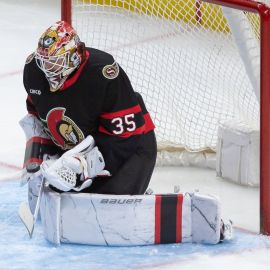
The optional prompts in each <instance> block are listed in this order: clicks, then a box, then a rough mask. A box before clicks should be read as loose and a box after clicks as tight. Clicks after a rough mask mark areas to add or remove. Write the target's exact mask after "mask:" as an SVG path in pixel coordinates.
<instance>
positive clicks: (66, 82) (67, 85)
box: [59, 51, 90, 91]
mask: <svg viewBox="0 0 270 270" xmlns="http://www.w3.org/2000/svg"><path fill="white" fill-rule="evenodd" d="M89 55H90V53H89V52H88V51H86V52H85V60H84V62H83V63H82V64H81V66H80V67H79V69H78V70H77V71H76V72H75V74H74V75H73V76H72V77H71V78H70V79H67V80H66V81H65V82H64V84H63V86H62V87H61V88H60V89H59V91H64V90H65V89H67V88H69V87H70V86H71V85H72V84H74V83H75V82H76V81H77V80H78V78H79V76H80V74H81V73H82V70H83V68H84V66H85V64H86V62H87V60H88V58H89Z"/></svg>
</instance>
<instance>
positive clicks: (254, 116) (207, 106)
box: [62, 0, 270, 234]
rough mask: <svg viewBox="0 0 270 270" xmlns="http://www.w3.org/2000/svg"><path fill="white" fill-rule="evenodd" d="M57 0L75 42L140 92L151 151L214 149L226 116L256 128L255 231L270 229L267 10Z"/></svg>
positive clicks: (175, 0) (236, 2)
mask: <svg viewBox="0 0 270 270" xmlns="http://www.w3.org/2000/svg"><path fill="white" fill-rule="evenodd" d="M264 2H265V3H267V4H269V1H268V0H265V1H264ZM214 3H215V4H214ZM62 4H64V5H63V7H64V9H63V8H62V18H63V19H65V20H67V21H70V22H71V23H72V24H73V26H74V27H75V29H76V30H77V31H78V34H79V36H80V37H81V39H82V41H84V42H85V43H86V45H87V46H89V47H94V48H98V49H101V50H104V51H107V52H109V53H111V54H112V55H113V56H114V58H115V60H116V61H117V62H118V63H119V64H120V65H121V66H122V67H123V69H124V70H125V71H126V73H127V74H128V76H129V78H130V80H131V83H132V85H133V87H134V90H135V91H138V92H140V93H141V94H142V96H143V98H144V100H145V103H146V105H147V109H148V110H149V112H150V114H151V116H152V118H153V120H154V123H155V125H156V135H157V140H158V147H159V149H165V150H168V149H170V150H174V149H176V150H178V149H181V150H182V149H184V150H186V151H187V152H188V153H191V152H193V153H192V154H194V153H201V152H204V153H205V152H209V151H212V152H215V151H216V148H217V139H218V133H217V131H218V128H219V126H220V125H222V123H224V122H228V121H232V122H240V123H243V124H244V125H245V126H248V127H251V128H253V129H257V130H259V129H260V204H261V206H260V216H261V231H262V232H264V233H267V234H270V214H269V213H270V197H269V192H270V170H269V168H270V166H269V164H270V148H269V145H270V128H269V123H268V122H269V118H270V107H269V104H270V95H269V93H270V92H269V91H270V90H269V89H270V76H269V75H268V74H269V72H270V71H269V72H268V69H269V66H270V54H269V53H268V52H269V41H268V40H269V38H268V37H269V36H270V23H269V22H270V12H269V11H270V10H269V8H268V7H267V6H266V5H264V4H261V3H257V2H256V1H252V0H226V1H224V0H204V1H202V0H72V1H71V0H62ZM224 6H226V7H224ZM71 14H72V16H71Z"/></svg>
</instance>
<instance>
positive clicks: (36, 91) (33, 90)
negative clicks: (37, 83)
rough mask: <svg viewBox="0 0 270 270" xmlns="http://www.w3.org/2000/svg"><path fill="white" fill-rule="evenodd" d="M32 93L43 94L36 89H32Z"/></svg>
mask: <svg viewBox="0 0 270 270" xmlns="http://www.w3.org/2000/svg"><path fill="white" fill-rule="evenodd" d="M30 93H31V94H35V95H41V91H40V90H36V89H30Z"/></svg>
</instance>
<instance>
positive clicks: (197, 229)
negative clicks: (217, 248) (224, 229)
mask: <svg viewBox="0 0 270 270" xmlns="http://www.w3.org/2000/svg"><path fill="white" fill-rule="evenodd" d="M191 201H192V203H191V213H192V242H193V243H205V244H216V243H218V242H219V239H220V226H221V224H220V220H221V217H220V202H219V200H218V198H216V197H214V196H210V195H204V194H200V193H194V194H192V195H191Z"/></svg>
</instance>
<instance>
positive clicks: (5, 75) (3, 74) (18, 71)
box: [0, 69, 23, 79]
mask: <svg viewBox="0 0 270 270" xmlns="http://www.w3.org/2000/svg"><path fill="white" fill-rule="evenodd" d="M22 72H23V71H22V70H21V69H20V70H15V71H10V72H7V73H2V74H0V79H3V78H6V77H10V76H14V75H18V74H20V73H22Z"/></svg>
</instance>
